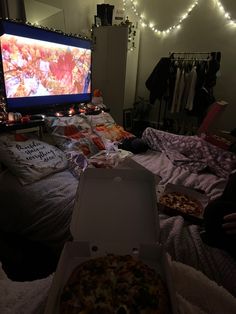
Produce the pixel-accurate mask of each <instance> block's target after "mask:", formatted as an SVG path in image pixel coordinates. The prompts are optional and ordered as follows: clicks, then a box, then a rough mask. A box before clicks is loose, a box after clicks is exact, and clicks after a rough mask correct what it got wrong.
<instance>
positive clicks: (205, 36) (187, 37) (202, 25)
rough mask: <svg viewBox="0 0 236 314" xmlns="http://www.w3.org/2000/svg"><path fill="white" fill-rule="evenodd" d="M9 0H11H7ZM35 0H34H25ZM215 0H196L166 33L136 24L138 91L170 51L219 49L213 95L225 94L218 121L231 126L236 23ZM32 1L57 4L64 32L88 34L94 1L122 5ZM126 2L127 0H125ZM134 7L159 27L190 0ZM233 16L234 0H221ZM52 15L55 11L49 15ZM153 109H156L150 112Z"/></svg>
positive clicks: (152, 0)
mask: <svg viewBox="0 0 236 314" xmlns="http://www.w3.org/2000/svg"><path fill="white" fill-rule="evenodd" d="M11 1H12V0H11ZM25 1H28V2H31V3H32V2H34V1H35V0H25ZM216 1H217V0H208V1H206V0H198V3H199V4H198V6H196V8H194V10H193V11H192V13H191V15H190V16H189V17H188V18H187V19H186V20H184V22H183V23H182V27H181V29H179V30H177V31H175V32H171V33H170V34H168V36H165V37H158V36H157V35H156V34H155V33H154V32H153V31H152V30H151V29H150V28H148V27H146V28H141V26H140V23H139V26H140V28H141V38H140V48H139V49H140V52H139V67H138V80H137V96H141V97H145V98H148V95H149V93H148V90H147V89H146V87H145V81H146V79H147V78H148V76H149V74H150V73H151V71H152V70H153V68H154V66H155V65H156V63H157V62H158V61H159V60H160V58H161V57H163V56H168V54H169V52H170V51H221V53H222V59H221V71H220V77H218V79H217V84H216V86H215V96H216V98H217V99H218V100H221V99H223V100H226V101H227V102H228V103H229V105H228V107H227V108H226V110H225V112H224V114H223V115H222V117H221V119H220V121H218V127H219V128H223V129H227V130H231V129H232V128H234V127H235V126H236V101H235V100H236V99H235V98H236V96H235V92H234V88H235V87H234V84H235V82H236V62H235V60H234V56H235V51H236V41H235V36H236V26H234V27H232V26H229V25H228V22H227V20H226V18H225V17H224V15H223V14H222V13H221V12H220V10H219V8H218V6H217V4H216ZM36 2H40V3H44V4H49V5H51V6H54V7H57V8H60V9H61V10H62V12H63V14H62V15H61V17H59V16H58V19H59V20H61V19H62V18H63V21H62V20H61V22H60V23H61V25H64V29H65V31H66V32H72V33H76V32H78V33H81V34H89V33H90V27H91V24H92V23H93V17H94V15H95V14H96V4H97V3H103V2H105V3H109V4H114V5H115V6H116V8H117V7H119V8H122V7H123V0H110V1H95V0H87V1H80V0H38V1H36ZM126 2H127V3H129V2H130V0H126ZM137 2H138V5H137V11H138V12H140V13H142V12H144V13H145V16H146V20H147V21H148V22H153V23H157V24H158V26H159V28H160V29H165V28H168V27H170V26H171V25H173V24H174V23H176V22H177V21H178V20H179V18H180V17H181V16H182V15H183V13H185V12H186V10H187V9H188V8H189V6H190V5H191V4H193V2H194V0H175V1H174V5H173V1H172V0H148V1H146V0H145V1H144V0H139V1H137ZM221 3H222V4H223V5H224V7H225V9H226V11H228V12H230V14H231V17H232V19H233V18H235V20H236V2H235V0H221ZM132 12H133V11H132V9H131V7H130V5H128V6H127V11H126V13H125V14H126V15H128V16H129V19H130V20H131V21H133V22H135V21H137V22H139V21H138V20H136V19H135V17H134V15H133V14H132ZM54 18H55V16H54ZM154 114H155V113H154Z"/></svg>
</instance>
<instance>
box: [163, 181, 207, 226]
mask: <svg viewBox="0 0 236 314" xmlns="http://www.w3.org/2000/svg"><path fill="white" fill-rule="evenodd" d="M171 194H172V195H176V197H177V198H176V197H175V198H174V199H173V198H172V199H171V198H169V199H168V197H169V195H171ZM163 196H164V197H167V200H166V201H165V199H164V198H163ZM178 199H179V200H178ZM208 202H209V198H208V196H207V195H206V194H205V192H204V191H198V190H195V189H191V188H188V187H185V186H181V185H176V184H171V183H168V184H167V185H166V186H164V187H163V189H162V191H161V192H160V193H159V196H158V208H159V209H160V211H162V212H165V213H166V214H168V215H181V216H183V217H184V218H186V219H188V220H190V221H192V222H195V223H201V222H202V221H203V215H204V210H205V207H206V206H207V204H208Z"/></svg>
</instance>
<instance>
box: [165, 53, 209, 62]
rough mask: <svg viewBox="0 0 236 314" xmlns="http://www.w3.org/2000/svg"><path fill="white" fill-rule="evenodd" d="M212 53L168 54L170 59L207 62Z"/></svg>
mask: <svg viewBox="0 0 236 314" xmlns="http://www.w3.org/2000/svg"><path fill="white" fill-rule="evenodd" d="M212 54H214V52H169V57H170V59H174V60H176V59H177V60H184V61H192V60H199V61H209V60H210V58H211V57H212Z"/></svg>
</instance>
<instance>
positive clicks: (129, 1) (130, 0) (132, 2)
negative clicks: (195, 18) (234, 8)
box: [123, 0, 236, 36]
mask: <svg viewBox="0 0 236 314" xmlns="http://www.w3.org/2000/svg"><path fill="white" fill-rule="evenodd" d="M213 1H214V2H215V3H216V5H217V7H218V9H219V10H220V12H221V13H222V14H223V15H224V17H225V19H226V20H227V21H228V23H229V24H230V25H232V26H235V27H236V20H234V19H232V18H231V15H230V13H228V12H227V11H226V10H225V8H224V6H223V5H222V3H221V1H219V0H213ZM198 5H199V1H198V0H194V1H193V3H192V4H191V5H190V6H189V7H188V8H187V10H186V11H185V12H184V13H183V14H182V16H181V17H180V19H179V20H178V21H177V22H176V23H175V24H173V25H171V26H169V27H168V28H166V29H160V28H158V26H157V23H154V22H148V21H147V18H146V17H145V14H144V13H141V14H140V12H139V10H138V2H137V1H136V0H123V10H124V12H127V11H128V6H129V8H130V7H131V9H132V11H133V14H134V15H135V16H136V17H137V19H138V20H139V23H140V25H141V27H144V28H145V27H148V28H150V29H151V30H152V31H153V32H154V33H155V34H157V35H159V36H166V35H168V34H169V33H171V32H173V31H176V30H178V29H180V28H181V27H182V24H183V22H184V21H185V20H186V19H187V18H188V17H189V16H190V14H191V13H192V11H193V10H194V9H195V8H196V7H197V6H198Z"/></svg>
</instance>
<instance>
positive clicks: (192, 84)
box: [185, 66, 197, 111]
mask: <svg viewBox="0 0 236 314" xmlns="http://www.w3.org/2000/svg"><path fill="white" fill-rule="evenodd" d="M196 69H197V68H196V66H193V68H192V70H191V72H190V74H189V77H188V79H189V82H190V83H189V90H188V98H187V103H186V105H185V108H186V109H188V110H189V111H192V110H193V101H194V96H195V87H196V84H197V71H196Z"/></svg>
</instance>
